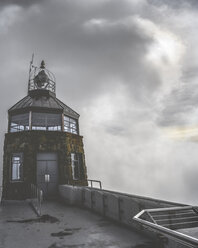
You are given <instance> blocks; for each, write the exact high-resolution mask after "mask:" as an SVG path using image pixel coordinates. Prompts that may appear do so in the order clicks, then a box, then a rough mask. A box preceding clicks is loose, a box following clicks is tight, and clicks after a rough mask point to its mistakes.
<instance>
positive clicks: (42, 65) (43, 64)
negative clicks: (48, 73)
mask: <svg viewBox="0 0 198 248" xmlns="http://www.w3.org/2000/svg"><path fill="white" fill-rule="evenodd" d="M40 68H41V69H45V61H44V60H42V61H41V66H40Z"/></svg>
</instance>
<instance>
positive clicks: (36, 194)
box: [30, 184, 43, 216]
mask: <svg viewBox="0 0 198 248" xmlns="http://www.w3.org/2000/svg"><path fill="white" fill-rule="evenodd" d="M30 192H31V199H30V202H31V204H32V207H33V208H34V210H35V211H36V213H37V215H38V216H41V205H42V201H43V191H42V190H40V189H39V188H38V187H37V186H36V185H35V184H30Z"/></svg>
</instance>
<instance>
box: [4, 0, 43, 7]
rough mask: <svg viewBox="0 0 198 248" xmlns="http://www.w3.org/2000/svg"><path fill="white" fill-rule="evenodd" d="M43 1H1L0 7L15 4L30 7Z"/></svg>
mask: <svg viewBox="0 0 198 248" xmlns="http://www.w3.org/2000/svg"><path fill="white" fill-rule="evenodd" d="M43 1H45V0H1V2H0V6H6V5H10V4H16V5H20V6H24V7H28V6H31V5H33V4H35V3H41V2H43Z"/></svg>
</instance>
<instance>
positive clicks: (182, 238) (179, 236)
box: [133, 206, 198, 248]
mask: <svg viewBox="0 0 198 248" xmlns="http://www.w3.org/2000/svg"><path fill="white" fill-rule="evenodd" d="M192 209H193V207H192V206H188V207H172V208H159V209H146V210H142V211H141V212H140V213H138V214H137V215H136V216H135V217H133V220H134V221H136V222H138V223H140V224H141V225H142V226H143V227H145V228H146V229H149V230H151V231H154V232H156V233H159V234H161V235H163V236H165V237H167V238H170V239H172V240H175V241H176V242H178V243H180V244H182V245H185V246H186V247H191V248H195V247H198V239H197V238H195V237H192V236H189V235H186V234H184V233H181V232H179V231H178V230H177V231H176V230H172V229H169V228H167V227H164V226H162V225H159V224H157V223H155V221H154V223H153V222H151V221H148V220H145V219H142V218H141V217H142V216H143V214H145V213H146V214H148V215H151V214H152V213H153V212H155V213H157V212H158V213H161V212H164V211H168V212H169V213H170V211H180V210H192Z"/></svg>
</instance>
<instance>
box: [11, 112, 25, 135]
mask: <svg viewBox="0 0 198 248" xmlns="http://www.w3.org/2000/svg"><path fill="white" fill-rule="evenodd" d="M24 130H29V113H24V114H16V115H12V116H11V117H10V127H9V131H10V132H11V133H12V132H20V131H24Z"/></svg>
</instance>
